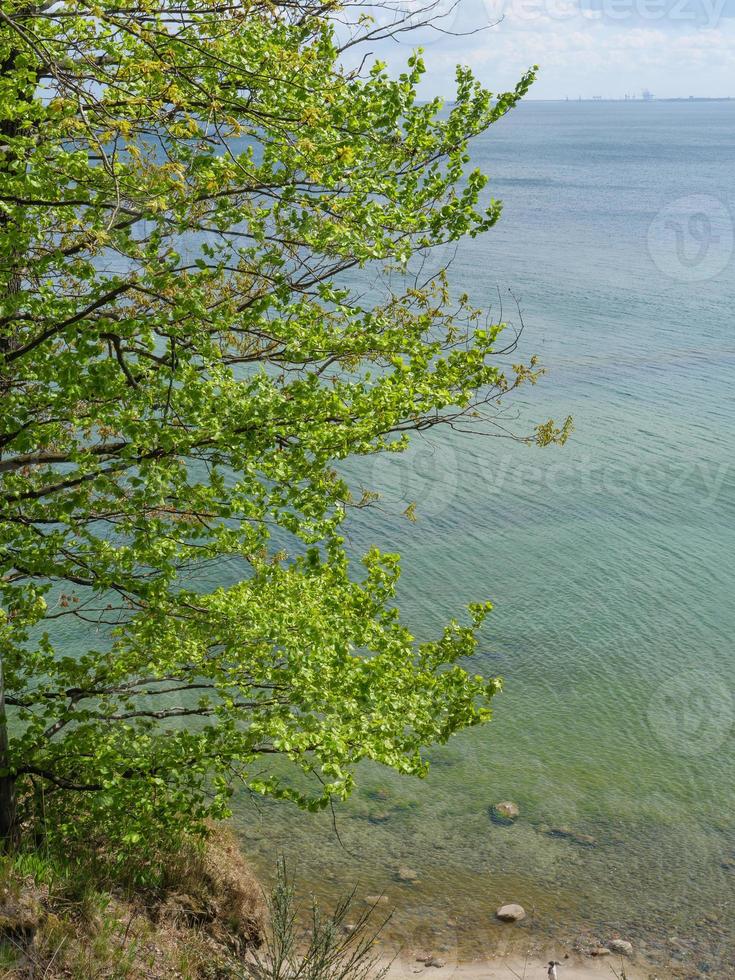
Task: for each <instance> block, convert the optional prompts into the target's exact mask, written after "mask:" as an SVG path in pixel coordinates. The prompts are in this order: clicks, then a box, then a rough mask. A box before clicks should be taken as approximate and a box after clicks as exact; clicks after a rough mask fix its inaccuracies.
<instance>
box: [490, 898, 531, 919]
mask: <svg viewBox="0 0 735 980" xmlns="http://www.w3.org/2000/svg"><path fill="white" fill-rule="evenodd" d="M495 915H496V917H497V918H498V919H500V921H501V922H520V920H521V919H525V918H526V910H525V909H524V908H523V906H522V905H517V904H515V903H514V902H511V903H510V905H501V906H500V908H499V909H498V911H497V912H496V913H495Z"/></svg>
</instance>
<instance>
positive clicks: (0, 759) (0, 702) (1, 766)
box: [0, 658, 20, 851]
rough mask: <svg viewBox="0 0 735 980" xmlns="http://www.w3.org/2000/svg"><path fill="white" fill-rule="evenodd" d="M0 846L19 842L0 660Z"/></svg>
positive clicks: (8, 845) (11, 845)
mask: <svg viewBox="0 0 735 980" xmlns="http://www.w3.org/2000/svg"><path fill="white" fill-rule="evenodd" d="M0 772H4V773H6V775H4V776H3V775H0V844H1V845H2V846H3V848H4V849H5V850H6V851H8V850H13V849H14V848H15V847H17V845H18V842H19V840H20V827H19V826H18V807H17V803H16V794H15V781H16V777H15V775H14V774H13V773H11V771H10V750H9V745H8V718H7V714H6V712H5V680H4V677H3V668H2V659H1V658H0Z"/></svg>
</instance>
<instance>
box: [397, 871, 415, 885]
mask: <svg viewBox="0 0 735 980" xmlns="http://www.w3.org/2000/svg"><path fill="white" fill-rule="evenodd" d="M396 878H398V880H399V881H402V882H403V883H404V884H412V883H413V882H416V881H418V880H419V876H418V875H417V874H416V872H415V871H414V870H413V869H412V868H406V867H403V868H399V869H398V871H397V872H396Z"/></svg>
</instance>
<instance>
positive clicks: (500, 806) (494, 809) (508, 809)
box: [490, 800, 521, 825]
mask: <svg viewBox="0 0 735 980" xmlns="http://www.w3.org/2000/svg"><path fill="white" fill-rule="evenodd" d="M520 812H521V811H520V809H519V807H518V804H517V803H513V801H512V800H503V801H502V802H501V803H495V804H494V805H493V806H491V807H490V817H491V819H492V820H493V821H494V822H495V823H500V824H506V825H507V824H511V823H513V822H514V821H515V820H517V819H518V817H519V816H520Z"/></svg>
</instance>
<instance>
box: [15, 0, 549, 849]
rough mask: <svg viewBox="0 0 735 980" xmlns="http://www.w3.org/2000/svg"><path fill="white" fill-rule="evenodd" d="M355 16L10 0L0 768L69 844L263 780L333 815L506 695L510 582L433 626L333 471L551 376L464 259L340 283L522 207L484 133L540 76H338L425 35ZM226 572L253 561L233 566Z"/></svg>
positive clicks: (138, 825)
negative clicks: (528, 360) (291, 773)
mask: <svg viewBox="0 0 735 980" xmlns="http://www.w3.org/2000/svg"><path fill="white" fill-rule="evenodd" d="M337 11H338V8H337V7H334V8H332V7H331V6H330V5H329V4H327V5H321V4H311V3H310V2H305V3H296V4H275V5H274V4H270V3H261V2H258V0H255V2H252V3H241V2H219V0H171V2H162V0H131V2H126V3H124V4H122V3H121V4H109V3H84V2H77V0H75V2H55V3H39V4H29V3H28V2H24V0H10V2H6V3H3V7H2V11H0V63H1V65H2V67H1V69H0V394H1V396H2V413H1V417H0V453H1V455H0V576H1V577H0V596H1V598H2V611H1V612H0V637H1V639H0V644H1V646H2V660H3V671H4V680H5V699H6V704H7V719H8V738H7V745H5V747H4V748H3V753H4V760H3V759H0V762H2V763H3V766H2V772H0V776H2V783H3V785H4V786H5V790H6V797H7V798H8V799H9V796H8V794H10V795H12V793H13V791H14V790H15V789H18V790H19V793H18V799H19V800H20V801H21V803H22V804H23V807H25V808H26V809H24V810H23V811H22V812H21V820H23V819H25V818H26V817H27V816H28V815H29V814H30V810H28V807H31V805H32V804H33V801H34V800H35V801H36V803H37V801H38V800H39V798H40V797H41V796H42V798H43V807H44V812H45V813H46V815H47V817H48V816H49V815H50V816H51V817H52V818H53V820H52V822H55V823H56V824H57V826H58V827H59V828H61V831H62V832H63V833H65V834H73V833H79V834H88V833H89V828H90V827H91V826H94V827H96V828H100V829H102V830H104V831H105V832H109V830H110V828H115V827H117V828H119V829H120V834H122V835H123V836H124V837H125V839H127V840H128V841H129V842H131V843H135V842H136V841H137V840H138V839H139V837H140V834H141V833H143V832H144V828H145V827H146V826H148V825H152V824H155V825H156V826H158V827H163V828H165V827H166V826H173V825H178V824H179V823H180V822H181V821H182V820H186V821H188V820H193V821H196V820H199V819H201V818H203V817H204V816H205V815H207V814H220V813H223V812H224V811H225V809H226V801H227V798H228V795H229V793H230V792H231V789H232V787H233V785H234V784H235V783H236V782H237V781H239V780H244V782H245V784H246V785H247V786H248V787H249V788H250V789H251V790H253V791H255V792H257V793H264V794H270V795H273V796H276V797H283V798H290V799H294V800H296V801H297V802H298V803H299V804H301V805H304V806H309V807H318V806H321V805H324V804H325V802H326V801H328V800H329V799H330V798H332V797H335V796H336V797H342V796H345V795H346V794H347V793H348V792H349V791H350V789H351V788H352V785H353V773H354V768H355V765H356V764H357V763H358V762H359V760H361V759H365V758H370V759H375V760H378V761H380V762H382V763H385V764H386V765H389V766H392V767H394V768H395V769H397V770H398V771H400V772H405V773H417V774H421V773H423V772H424V769H425V765H424V762H423V761H422V758H421V754H420V750H421V748H422V747H423V746H426V745H428V744H430V743H433V742H441V741H444V740H446V739H447V738H448V737H449V736H450V735H451V734H452V733H454V732H456V731H458V730H459V729H461V728H463V727H465V726H468V725H473V724H476V723H478V722H481V721H483V720H484V719H486V718H487V717H488V716H489V709H488V704H489V701H490V698H491V696H492V695H493V694H494V693H495V692H496V691H497V689H498V686H499V683H498V681H497V680H495V679H492V678H491V679H484V678H482V677H475V676H470V675H468V674H467V673H466V672H465V671H464V670H463V669H462V668H461V667H460V666H459V665H458V663H457V662H458V660H459V659H460V658H462V657H465V656H466V655H468V654H470V653H471V652H472V651H473V649H474V647H475V643H476V636H475V631H476V629H477V627H478V626H479V625H480V623H481V622H482V620H483V618H484V616H485V614H486V612H487V610H488V608H489V606H488V604H486V603H479V604H477V605H473V606H472V607H471V609H470V617H469V618H470V623H469V625H466V626H462V625H459V624H458V623H456V622H451V623H450V624H449V625H448V626H447V627H446V630H445V631H444V633H443V635H441V636H440V637H439V638H438V639H436V640H435V641H433V642H428V643H423V644H417V643H416V642H415V641H414V639H413V637H412V636H411V635H410V633H409V632H408V630H407V629H406V628H405V627H404V626H403V625H402V624H401V622H400V619H399V616H398V613H397V611H396V609H395V608H394V606H393V604H392V599H393V596H394V590H395V584H396V578H397V575H398V559H397V556H395V555H387V554H380V553H378V552H377V551H371V552H370V553H369V554H367V555H366V556H365V557H364V559H363V570H362V573H361V574H356V573H355V572H354V571H352V572H351V570H350V566H349V563H348V559H347V556H346V553H345V548H344V542H343V538H342V537H341V535H340V527H341V524H342V522H343V520H344V518H345V514H346V512H347V511H348V509H349V507H350V506H352V505H355V504H360V503H361V502H360V501H354V500H353V499H352V497H351V496H350V491H349V488H348V486H347V484H346V482H345V481H344V479H343V478H342V477H340V476H339V475H338V473H337V472H335V464H337V463H339V461H341V460H345V459H347V458H348V457H350V456H355V455H362V454H369V453H375V452H379V451H386V450H388V449H393V450H396V449H400V448H402V447H403V446H404V445H405V439H406V436H407V433H409V432H410V431H411V430H416V429H424V428H427V427H429V426H433V425H437V424H440V423H447V422H449V423H452V424H456V423H457V422H458V421H459V420H461V419H464V418H467V417H469V416H471V415H473V414H477V413H478V412H482V409H483V407H484V406H488V405H491V404H493V403H494V400H495V399H497V398H499V397H502V396H504V395H506V394H507V393H508V392H509V391H511V390H512V389H513V388H515V387H516V386H517V385H518V384H519V383H521V382H522V381H525V380H534V379H535V376H536V373H537V372H536V371H535V370H534V369H533V365H531V366H529V367H523V366H517V367H515V368H514V369H513V370H511V371H510V373H509V374H508V373H505V372H504V371H503V369H502V367H501V366H500V363H499V361H498V358H497V356H496V354H497V349H498V337H499V334H500V331H501V329H502V324H500V323H488V322H486V319H485V318H483V317H481V316H480V315H479V314H478V313H477V312H475V311H473V310H471V309H470V308H469V307H468V306H467V303H466V302H465V301H459V302H458V303H457V302H453V301H452V300H451V299H450V296H449V294H448V292H447V289H446V286H445V283H444V282H443V280H442V279H441V277H439V278H435V279H433V280H431V281H429V282H426V283H423V285H422V284H420V283H419V282H418V281H417V280H405V279H404V280H402V282H404V283H407V285H405V288H404V286H401V288H400V289H399V290H396V289H395V288H391V289H390V290H388V291H387V292H385V293H382V294H378V293H375V292H374V293H372V294H371V295H370V296H369V297H365V296H363V295H362V294H361V290H360V289H358V288H356V286H355V284H354V283H355V281H356V280H353V281H352V285H350V283H349V282H348V281H347V280H346V278H345V276H346V274H347V273H348V272H349V270H359V269H361V268H363V267H364V266H366V265H367V264H368V263H373V264H376V265H378V266H379V267H381V268H383V269H392V270H394V271H396V270H397V271H398V272H399V273H400V272H401V271H402V270H403V271H404V272H405V270H406V268H407V264H408V263H409V261H410V260H411V259H412V257H415V256H416V255H420V254H421V253H424V252H426V251H429V250H430V249H431V248H433V247H435V246H437V245H442V244H445V243H447V242H452V241H455V240H457V239H459V238H460V237H461V236H464V235H476V234H478V233H480V232H483V231H485V230H487V229H489V228H490V227H491V226H492V225H493V224H494V223H495V221H496V220H497V218H498V216H499V213H500V205H499V203H497V202H494V201H493V202H491V203H490V205H489V206H482V207H481V206H480V204H479V200H480V193H481V191H482V188H483V186H484V184H485V178H484V176H482V175H481V174H480V173H477V172H476V171H469V170H468V155H467V143H468V140H470V139H471V138H472V137H473V136H475V135H476V134H478V133H481V132H483V131H484V130H485V129H487V127H488V126H490V125H491V124H492V123H493V122H495V121H496V120H497V119H498V118H500V117H501V116H502V115H503V114H504V113H506V112H507V111H508V110H509V109H511V108H512V107H513V106H514V105H515V103H516V102H517V100H518V99H519V98H520V97H521V96H522V95H523V94H524V93H525V91H526V89H527V88H528V86H529V84H530V83H531V81H532V74H531V73H529V74H528V75H526V76H524V77H523V78H522V79H521V81H520V83H519V84H518V86H517V88H516V89H515V90H514V91H512V92H510V93H505V94H502V95H500V96H498V97H494V96H493V95H491V93H490V92H488V91H486V90H484V89H483V88H482V87H481V86H480V85H479V84H478V83H477V82H476V81H475V80H474V79H473V77H472V76H471V74H470V72H469V71H468V70H466V69H458V70H457V74H456V93H455V96H454V102H453V104H452V106H451V108H450V109H449V110H448V111H447V110H444V111H442V106H441V103H440V101H439V100H433V101H430V102H428V103H425V104H424V103H421V102H419V101H418V100H417V96H416V86H417V84H418V82H419V81H420V78H421V76H422V73H423V71H424V66H423V63H422V59H421V57H420V54H414V55H412V56H411V57H410V58H408V64H407V67H406V70H405V72H404V73H403V74H401V75H400V77H398V78H392V77H390V76H389V74H388V73H387V71H386V69H385V68H384V66H382V65H381V64H379V63H371V64H368V65H367V66H364V65H362V66H360V68H357V69H354V68H353V69H350V68H347V67H345V66H344V61H345V50H346V48H348V47H349V48H353V47H354V45H355V44H356V43H359V42H360V41H361V40H365V39H369V38H374V37H381V36H386V34H389V33H390V32H391V30H397V29H398V28H397V27H395V25H393V26H391V25H389V26H388V27H385V26H383V27H380V26H378V25H377V23H376V22H375V21H374V20H372V19H371V18H370V17H369V16H366V14H368V15H369V13H370V10H369V8H364V9H362V10H361V9H360V8H359V7H353V6H350V5H348V6H347V7H340V8H339V18H338V17H337ZM398 16H399V15H397V17H398ZM338 19H339V20H340V21H342V23H340V24H338ZM345 22H347V23H345ZM395 23H401V22H400V21H399V20H397V21H396V22H395ZM392 281H393V283H394V284H395V281H396V279H395V277H394V279H393V280H392ZM539 431H540V432H541V433H542V435H541V436H540V437H539V441H541V442H545V441H549V440H550V439H553V438H558V437H559V432H558V430H553V428H552V429H549V428H548V427H547V428H545V429H540V430H539ZM563 432H564V433H565V432H566V430H563ZM562 438H563V436H562ZM363 503H364V501H363ZM222 562H227V563H228V564H227V567H228V569H230V570H231V571H234V576H235V578H236V580H237V581H236V582H235V584H234V585H232V586H231V587H213V586H211V585H210V584H207V583H208V582H209V581H210V578H208V577H207V576H203V575H202V574H201V569H202V568H206V567H207V566H214V567H215V568H216V567H217V566H218V563H219V564H221V563H222ZM274 755H277V756H279V757H282V758H283V759H285V760H288V761H290V763H292V764H293V766H295V767H296V769H297V770H299V771H302V772H305V773H306V774H307V775H308V776H309V778H310V779H311V780H312V783H311V785H312V786H315V787H316V789H315V790H314V789H308V788H304V787H305V786H306V785H307V784H306V783H304V782H303V781H302V783H300V784H298V785H297V783H295V782H294V781H293V780H292V779H289V778H288V776H287V774H286V776H285V777H284V773H283V768H282V767H280V768H279V767H276V769H274V768H273V766H271V765H269V764H268V760H269V759H272V757H273V756H274ZM264 760H265V761H264ZM6 802H7V801H6ZM7 805H8V806H9V805H10V803H8V804H7ZM0 809H2V802H1V801H0ZM6 811H7V806H6ZM3 820H4V823H3ZM9 820H10V817H8V813H7V812H5V817H4V818H1V819H0V823H3V828H0V829H4V832H7V829H8V826H7V825H8V821H9Z"/></svg>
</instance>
